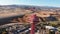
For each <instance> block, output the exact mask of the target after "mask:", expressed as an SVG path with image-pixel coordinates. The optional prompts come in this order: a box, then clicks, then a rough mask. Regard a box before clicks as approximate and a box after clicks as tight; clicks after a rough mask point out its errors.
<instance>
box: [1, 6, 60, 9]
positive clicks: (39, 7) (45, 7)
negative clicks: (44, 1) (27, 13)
mask: <svg viewBox="0 0 60 34" xmlns="http://www.w3.org/2000/svg"><path fill="white" fill-rule="evenodd" d="M2 7H3V8H24V9H26V8H31V7H34V8H38V9H60V7H51V6H30V5H0V8H2Z"/></svg>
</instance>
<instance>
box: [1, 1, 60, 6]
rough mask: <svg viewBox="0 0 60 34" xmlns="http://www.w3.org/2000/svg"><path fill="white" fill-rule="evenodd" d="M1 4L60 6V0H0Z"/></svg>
mask: <svg viewBox="0 0 60 34" xmlns="http://www.w3.org/2000/svg"><path fill="white" fill-rule="evenodd" d="M0 5H33V6H52V7H60V0H0Z"/></svg>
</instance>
